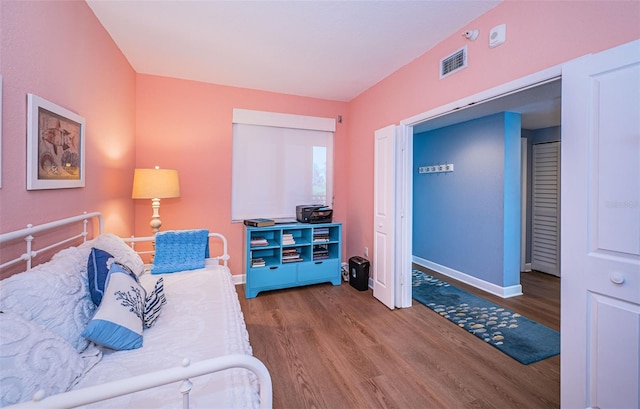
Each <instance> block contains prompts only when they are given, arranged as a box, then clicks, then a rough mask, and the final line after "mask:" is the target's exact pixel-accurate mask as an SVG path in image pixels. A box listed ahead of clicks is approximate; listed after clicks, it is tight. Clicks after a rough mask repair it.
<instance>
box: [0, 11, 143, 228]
mask: <svg viewBox="0 0 640 409" xmlns="http://www.w3.org/2000/svg"><path fill="white" fill-rule="evenodd" d="M0 55H1V56H2V57H1V58H0V72H1V73H2V77H3V94H2V108H3V110H2V113H3V118H2V188H1V189H0V231H2V232H6V231H9V230H14V229H17V228H22V227H25V225H26V223H33V224H37V223H43V222H48V221H51V220H54V219H58V218H62V217H68V216H72V215H76V214H80V213H82V212H83V211H101V212H103V213H104V215H105V221H106V225H107V229H108V230H109V231H111V232H114V233H119V234H130V233H131V231H132V228H131V225H132V224H133V203H132V201H131V198H130V196H131V184H132V181H131V175H132V174H133V167H134V160H135V156H134V153H135V151H134V148H135V145H134V137H135V134H134V126H135V105H134V101H135V72H134V71H133V69H132V68H131V66H130V65H129V63H128V62H127V60H126V59H125V58H124V56H123V55H122V53H121V52H120V50H119V49H118V48H117V47H116V46H115V44H114V43H113V41H112V40H111V37H110V36H109V35H108V34H107V32H106V31H105V30H104V28H103V27H102V26H101V25H100V24H99V23H98V21H97V19H96V18H95V16H94V15H93V12H92V11H91V9H90V8H89V7H88V6H87V4H86V3H85V2H84V1H77V0H76V1H64V2H58V1H56V2H53V1H40V2H32V1H5V0H2V1H1V2H0ZM27 93H33V94H35V95H38V96H40V97H42V98H44V99H46V100H48V101H51V102H53V103H55V104H57V105H60V106H62V107H64V108H66V109H69V110H70V111H73V112H76V113H77V114H79V115H80V116H83V117H84V118H85V120H86V132H85V139H86V187H84V188H76V189H58V190H35V191H27V190H26V171H27V170H26V155H27V153H26V146H27V145H26V129H27V125H26V124H27Z"/></svg>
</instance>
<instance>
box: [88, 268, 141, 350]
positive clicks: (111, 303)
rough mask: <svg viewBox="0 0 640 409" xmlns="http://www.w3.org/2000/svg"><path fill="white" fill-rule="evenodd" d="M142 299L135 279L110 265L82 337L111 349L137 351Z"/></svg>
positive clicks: (139, 339)
mask: <svg viewBox="0 0 640 409" xmlns="http://www.w3.org/2000/svg"><path fill="white" fill-rule="evenodd" d="M146 297H147V294H146V291H145V290H144V288H143V287H142V286H141V285H140V283H138V281H137V280H136V278H135V276H132V275H131V274H130V272H129V271H128V270H127V269H126V268H124V266H122V265H121V264H118V263H113V264H111V267H110V269H109V275H108V277H107V280H106V282H105V290H104V295H103V297H102V302H101V303H100V307H98V310H97V311H96V314H95V315H94V317H93V319H92V320H91V321H90V322H89V325H87V327H86V328H85V330H84V332H83V333H82V336H83V337H85V338H87V339H88V340H90V341H93V342H95V343H96V344H98V345H102V346H105V347H107V348H111V349H115V350H124V349H136V348H140V347H141V346H142V330H143V319H144V310H145V300H146Z"/></svg>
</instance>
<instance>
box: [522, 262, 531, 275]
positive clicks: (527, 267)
mask: <svg viewBox="0 0 640 409" xmlns="http://www.w3.org/2000/svg"><path fill="white" fill-rule="evenodd" d="M523 271H524V272H527V273H528V272H529V271H533V270H531V263H524V270H523Z"/></svg>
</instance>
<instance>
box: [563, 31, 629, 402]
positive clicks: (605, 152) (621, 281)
mask: <svg viewBox="0 0 640 409" xmlns="http://www.w3.org/2000/svg"><path fill="white" fill-rule="evenodd" d="M639 113H640V41H635V42H633V43H629V44H626V45H623V46H620V47H616V48H613V49H610V50H607V51H604V52H601V53H598V54H594V55H590V56H587V57H584V58H581V59H579V60H576V61H573V62H570V63H567V64H565V65H564V66H563V69H562V176H561V178H562V180H561V185H562V188H561V189H562V210H561V227H562V228H561V231H562V239H561V271H562V279H561V304H562V309H561V311H562V312H561V333H562V340H561V344H562V345H561V347H562V349H561V351H562V353H561V406H562V407H566V408H585V407H601V408H638V406H639V403H638V401H639V399H640V387H639V383H640V115H639Z"/></svg>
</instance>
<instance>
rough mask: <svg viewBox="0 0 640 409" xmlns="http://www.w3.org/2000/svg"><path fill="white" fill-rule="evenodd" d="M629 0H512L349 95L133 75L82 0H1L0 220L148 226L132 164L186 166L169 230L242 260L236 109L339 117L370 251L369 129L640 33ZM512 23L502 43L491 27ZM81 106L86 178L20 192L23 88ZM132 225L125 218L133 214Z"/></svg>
mask: <svg viewBox="0 0 640 409" xmlns="http://www.w3.org/2000/svg"><path fill="white" fill-rule="evenodd" d="M639 15H640V3H639V2H637V1H624V2H615V1H602V2H592V1H590V2H577V1H566V2H561V1H536V2H529V1H515V0H507V1H506V2H504V3H503V4H501V5H500V6H498V7H496V8H494V9H492V10H491V11H490V12H488V13H487V14H485V15H484V16H482V17H480V18H479V19H477V20H476V21H475V22H473V23H472V24H469V26H468V27H465V29H466V28H477V29H479V30H480V38H479V39H478V40H477V41H475V42H467V40H465V39H464V38H463V37H462V36H460V35H459V34H458V33H456V34H454V35H452V36H451V37H450V38H448V39H447V40H445V41H443V42H442V43H441V44H439V45H437V46H436V47H434V48H433V49H432V50H430V51H429V52H427V53H426V54H424V55H423V56H421V57H420V58H418V59H417V60H415V61H414V62H412V63H410V64H408V65H407V66H405V67H403V68H402V69H400V70H399V71H397V72H396V73H394V74H392V75H391V76H389V77H388V78H386V79H385V80H383V81H381V82H380V83H378V84H377V85H375V86H374V87H372V88H370V89H369V90H367V91H365V92H364V93H363V94H361V95H360V96H358V97H357V98H356V99H354V100H353V101H351V102H349V103H339V102H332V101H324V100H317V99H311V98H302V97H295V96H286V95H281V94H273V93H267V92H260V91H253V90H247V89H239V88H232V87H224V86H219V85H211V84H204V83H197V82H191V81H184V80H177V79H169V78H161V77H153V76H148V75H136V74H135V72H134V71H133V70H132V68H131V66H130V65H129V64H128V63H127V61H126V59H125V58H124V57H123V56H122V54H121V53H120V51H119V50H118V49H117V47H116V46H115V45H114V43H113V41H112V40H111V39H110V37H109V36H108V34H107V33H106V32H105V30H104V29H103V28H102V27H101V26H100V25H99V23H98V22H97V20H96V18H95V16H94V15H93V14H92V12H91V10H90V9H89V7H88V6H87V5H86V3H85V2H84V1H79V0H73V1H65V2H61V1H40V2H26V1H25V2H20V1H7V0H0V23H1V24H0V72H1V73H2V76H3V78H4V84H3V101H2V102H3V122H2V131H3V144H2V160H3V161H2V188H1V189H0V231H8V230H12V229H15V228H19V227H22V226H23V225H24V223H26V222H34V223H39V222H44V221H49V220H52V219H55V218H59V217H64V216H68V215H70V214H76V213H80V212H82V211H85V210H88V211H92V210H99V211H102V212H103V213H104V214H105V215H106V224H107V230H108V231H111V232H115V233H118V234H125V235H126V234H130V233H135V234H136V235H147V234H148V233H149V228H148V221H149V219H150V214H151V211H150V206H149V203H147V202H146V201H135V202H134V201H133V200H132V199H131V198H130V192H131V183H132V175H133V169H134V167H136V166H138V167H147V166H154V165H156V164H157V165H160V166H162V167H166V168H176V169H178V170H179V171H180V177H181V182H182V197H181V198H179V199H167V200H164V201H163V203H162V207H161V212H160V213H161V215H162V219H163V221H164V228H165V229H169V228H193V227H206V228H209V229H211V230H219V231H221V232H223V233H225V234H226V235H227V237H228V238H229V240H230V245H231V255H232V260H233V261H232V269H233V271H234V272H235V273H236V274H239V273H240V271H241V268H240V263H241V254H242V247H241V246H242V244H241V241H242V239H241V236H242V228H241V226H240V225H237V224H231V223H230V221H229V219H230V217H229V214H230V208H229V206H230V192H231V183H230V170H231V162H230V160H231V115H232V109H233V108H244V109H256V110H265V111H274V112H286V113H293V114H303V115H314V116H325V117H332V118H335V117H337V116H338V115H342V116H343V118H344V121H343V123H342V124H341V125H338V129H337V132H336V144H335V146H336V147H335V150H336V152H335V155H336V157H335V163H336V169H335V174H336V185H337V186H336V191H335V206H334V208H335V212H336V220H338V221H342V222H343V223H344V227H345V235H344V238H345V240H346V247H345V252H344V253H345V256H346V257H348V256H351V255H354V254H362V248H363V247H364V246H367V247H369V249H371V251H373V239H372V237H373V229H372V225H373V211H372V204H371V203H372V198H373V165H372V162H373V132H374V131H375V130H376V129H379V128H381V127H383V126H386V125H388V124H391V123H398V122H399V121H400V120H402V119H405V118H408V117H411V116H413V115H415V114H418V113H421V112H425V111H428V110H430V109H433V108H435V107H438V106H441V105H443V104H446V103H448V102H451V101H455V100H458V99H460V98H462V97H464V96H467V95H472V94H474V93H477V92H479V91H482V90H485V89H488V88H491V87H494V86H496V85H499V84H501V83H505V82H508V81H511V80H514V79H517V78H520V77H523V76H526V75H528V74H531V73H534V72H536V71H539V70H541V69H543V68H546V67H550V66H553V65H556V64H560V63H562V62H564V61H567V60H570V59H573V58H575V57H578V56H581V55H584V54H586V53H590V52H597V51H601V50H603V49H606V48H609V47H612V46H615V45H618V44H622V43H624V42H627V41H630V40H633V39H637V38H640V24H638V23H639V21H638V16H639ZM502 23H506V24H507V41H506V43H505V44H503V45H501V46H500V47H498V48H495V49H489V48H488V46H487V44H486V42H487V40H486V39H487V33H488V31H489V29H490V28H492V27H493V26H495V25H497V24H502ZM464 44H468V45H469V67H467V68H466V69H464V70H463V71H461V72H459V73H457V74H455V75H453V76H451V77H449V78H447V79H445V80H442V81H441V80H439V79H438V63H439V61H440V59H441V58H442V57H443V56H445V55H448V54H449V53H451V52H452V51H454V50H456V49H458V48H459V47H461V46H462V45H464ZM29 92H31V93H34V94H36V95H39V96H41V97H43V98H45V99H48V100H50V101H52V102H54V103H57V104H59V105H61V106H63V107H65V108H67V109H70V110H72V111H74V112H77V113H78V114H80V115H82V116H84V117H85V119H86V122H87V128H86V139H87V151H86V157H87V170H86V182H87V187H85V188H81V189H64V190H49V191H27V190H26V181H25V175H26V159H25V158H26V143H25V135H26V94H27V93H29ZM132 225H135V228H134V229H133V231H132V229H131V227H130V226H132ZM370 257H371V255H370Z"/></svg>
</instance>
